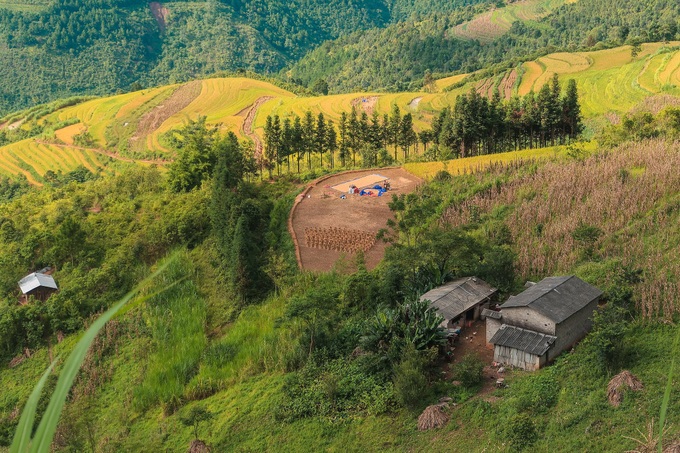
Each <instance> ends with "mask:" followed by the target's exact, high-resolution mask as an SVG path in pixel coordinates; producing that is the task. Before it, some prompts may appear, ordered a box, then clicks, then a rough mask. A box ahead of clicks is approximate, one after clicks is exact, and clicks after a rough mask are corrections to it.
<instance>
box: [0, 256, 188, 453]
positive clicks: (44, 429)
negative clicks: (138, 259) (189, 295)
mask: <svg viewBox="0 0 680 453" xmlns="http://www.w3.org/2000/svg"><path fill="white" fill-rule="evenodd" d="M174 258H175V255H173V256H172V257H171V258H169V259H168V260H167V261H165V262H164V263H163V264H161V265H160V266H159V267H158V269H157V270H156V271H155V272H154V273H153V274H151V275H150V276H149V277H147V278H146V279H144V280H143V281H142V282H141V283H140V284H139V285H138V286H137V287H135V288H134V289H133V290H132V291H130V292H129V293H128V294H127V295H126V296H125V297H123V298H122V299H121V300H120V301H119V302H117V303H116V304H115V305H114V306H113V307H111V308H110V309H109V310H108V311H106V312H105V313H104V314H103V315H101V316H100V317H99V318H98V319H97V320H96V321H95V322H94V323H93V324H92V325H91V326H90V328H89V329H87V330H86V331H85V333H84V334H83V336H82V338H81V339H80V341H78V343H77V344H76V346H75V348H74V349H73V351H72V352H71V354H70V355H69V356H68V358H67V359H66V362H65V363H64V366H63V367H62V369H61V370H60V373H59V380H58V381H57V385H56V387H55V389H54V391H53V393H52V395H51V398H50V402H49V404H48V406H47V409H46V410H45V413H44V414H43V417H42V419H41V421H40V424H39V425H38V427H37V429H36V431H35V434H33V436H31V433H32V431H33V424H34V420H35V413H36V409H37V406H38V401H39V400H40V394H41V393H42V389H43V387H44V385H45V383H46V382H47V378H48V377H49V375H50V373H51V370H52V368H53V367H54V365H55V363H56V361H58V358H57V360H55V362H53V363H52V365H50V367H49V368H48V369H47V370H46V371H45V373H44V374H43V376H42V378H41V379H40V381H39V382H38V384H37V385H36V387H35V389H34V390H33V392H32V393H31V396H30V397H29V400H28V402H27V403H26V406H24V410H23V411H22V414H21V418H20V420H19V425H18V427H17V430H16V432H15V434H14V440H13V442H12V445H11V447H10V452H11V453H24V452H31V453H33V452H36V453H42V452H48V451H50V447H51V445H52V440H53V438H54V434H55V432H56V430H57V425H58V423H59V417H60V415H61V412H62V410H63V408H64V404H65V403H66V398H67V396H68V393H69V391H70V389H71V386H72V385H73V382H74V380H75V378H76V376H77V374H78V371H79V370H80V366H81V365H82V363H83V361H84V360H85V357H86V355H87V351H88V349H89V347H90V345H91V344H92V343H93V341H94V339H95V338H96V336H97V334H98V333H99V331H100V330H101V329H102V327H104V325H105V324H106V323H107V322H108V321H109V320H110V319H111V318H113V317H114V316H116V315H117V314H118V313H119V312H121V311H122V310H123V308H124V307H125V306H126V305H127V304H128V303H129V302H130V301H131V300H132V299H133V298H134V297H135V296H136V295H137V294H138V293H139V292H140V291H141V290H142V289H143V288H145V287H146V286H147V285H148V284H149V283H151V281H152V280H153V279H155V278H156V277H158V276H159V275H161V274H162V273H163V271H165V269H166V268H167V267H168V266H169V265H170V264H171V263H172V262H174ZM172 285H173V283H170V284H169V285H168V286H166V288H169V287H171V286H172ZM156 294H157V293H156ZM156 294H151V295H149V296H146V297H143V298H141V299H139V300H138V301H137V303H141V302H142V301H143V300H146V299H148V298H152V297H154V296H155V295H156Z"/></svg>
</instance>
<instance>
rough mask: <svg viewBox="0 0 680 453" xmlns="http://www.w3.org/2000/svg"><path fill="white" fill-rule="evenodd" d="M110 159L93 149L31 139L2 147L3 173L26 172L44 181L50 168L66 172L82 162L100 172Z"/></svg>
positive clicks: (33, 180) (35, 180)
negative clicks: (43, 178) (44, 142)
mask: <svg viewBox="0 0 680 453" xmlns="http://www.w3.org/2000/svg"><path fill="white" fill-rule="evenodd" d="M107 160H108V158H105V157H103V156H102V155H101V154H98V153H96V152H95V151H93V150H86V149H79V148H74V147H70V146H62V145H54V144H43V143H39V142H36V141H35V140H33V139H28V140H23V141H20V142H17V143H12V144H10V145H7V146H3V147H1V148H0V174H3V175H6V176H13V175H19V174H23V175H24V176H26V178H27V179H28V181H29V182H30V183H32V184H36V185H40V184H41V181H42V177H43V176H44V175H45V173H46V172H47V171H48V170H52V171H54V172H57V171H62V172H63V173H66V172H69V171H71V170H74V169H75V168H76V167H78V166H80V165H82V166H84V167H85V168H87V169H89V170H90V171H92V172H97V171H99V170H100V169H104V167H105V165H106V161H107Z"/></svg>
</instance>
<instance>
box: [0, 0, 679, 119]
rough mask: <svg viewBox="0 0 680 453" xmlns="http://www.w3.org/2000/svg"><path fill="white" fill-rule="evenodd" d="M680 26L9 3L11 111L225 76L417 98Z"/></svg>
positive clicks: (410, 0) (275, 1)
mask: <svg viewBox="0 0 680 453" xmlns="http://www.w3.org/2000/svg"><path fill="white" fill-rule="evenodd" d="M679 16H680V5H679V4H678V3H677V2H676V1H675V0H642V1H633V0H621V1H620V2H617V5H616V7H612V6H611V1H608V0H580V1H578V2H576V3H573V2H572V0H520V1H517V2H509V1H508V2H507V5H506V3H504V2H503V1H491V0H460V1H455V2H442V1H438V0H323V1H322V0H293V1H290V2H284V1H283V0H211V1H207V2H205V1H204V2H199V1H193V0H185V1H173V2H167V3H165V2H151V3H146V2H141V3H140V2H137V1H133V0H18V1H11V2H10V1H8V0H0V115H2V114H6V113H7V112H10V111H16V110H20V109H22V108H25V107H28V106H32V105H37V104H41V103H45V102H49V101H52V100H55V99H60V98H66V97H70V96H74V95H108V94H115V93H120V92H125V91H130V90H134V89H139V88H143V87H150V86H159V85H164V84H168V83H178V82H185V81H188V80H191V79H195V78H201V77H205V76H208V75H211V74H215V73H218V72H220V71H240V70H244V71H255V72H258V73H261V74H278V75H279V77H280V78H282V79H284V80H288V81H290V82H293V83H299V84H302V85H304V86H307V87H310V88H311V87H314V85H315V84H317V82H319V81H324V82H327V84H326V83H322V84H321V85H320V86H322V87H324V86H328V87H329V88H330V90H331V92H348V91H351V90H357V89H358V90H382V91H403V90H406V89H410V90H414V89H419V88H421V87H422V80H423V77H424V76H425V74H426V73H427V72H428V71H431V72H433V73H435V74H448V73H452V72H472V71H475V70H477V69H480V68H484V67H488V66H489V65H493V64H498V63H502V64H503V65H504V66H503V68H501V69H504V68H506V67H509V66H512V65H513V64H515V63H518V62H519V61H521V60H525V59H533V58H536V57H537V56H539V55H543V54H546V53H549V52H551V51H554V50H556V49H568V50H576V49H581V50H583V49H592V48H598V46H603V47H611V46H614V45H620V44H622V43H634V42H635V41H636V40H640V41H645V42H649V41H662V40H672V39H675V38H677V37H678V17H679ZM487 25H488V29H486V28H485V27H486V26H487Z"/></svg>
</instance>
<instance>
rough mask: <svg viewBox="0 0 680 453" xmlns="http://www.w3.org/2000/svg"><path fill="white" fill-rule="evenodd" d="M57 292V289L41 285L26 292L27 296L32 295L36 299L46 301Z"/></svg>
mask: <svg viewBox="0 0 680 453" xmlns="http://www.w3.org/2000/svg"><path fill="white" fill-rule="evenodd" d="M55 292H56V290H55V289H52V288H44V287H42V286H40V287H38V288H35V289H34V290H32V291H29V292H28V293H26V298H28V296H31V297H33V298H34V299H36V300H39V301H41V302H45V301H46V300H47V299H49V297H50V296H51V295H52V294H54V293H55Z"/></svg>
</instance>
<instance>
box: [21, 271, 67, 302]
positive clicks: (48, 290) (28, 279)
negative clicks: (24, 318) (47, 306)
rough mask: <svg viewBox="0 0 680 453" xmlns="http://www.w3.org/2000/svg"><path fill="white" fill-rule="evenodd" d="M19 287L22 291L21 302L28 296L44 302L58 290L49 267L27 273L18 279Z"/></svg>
mask: <svg viewBox="0 0 680 453" xmlns="http://www.w3.org/2000/svg"><path fill="white" fill-rule="evenodd" d="M19 288H21V292H22V293H23V296H22V302H24V303H25V302H26V301H27V300H28V297H29V296H32V297H34V298H36V299H38V300H40V301H43V302H44V301H46V300H47V299H48V298H49V297H50V296H51V295H52V293H54V292H55V291H58V290H59V288H58V287H57V283H56V282H55V281H54V277H52V275H51V269H50V268H45V269H42V270H40V271H38V272H33V273H31V274H28V275H27V276H25V277H24V278H22V279H21V280H19Z"/></svg>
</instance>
